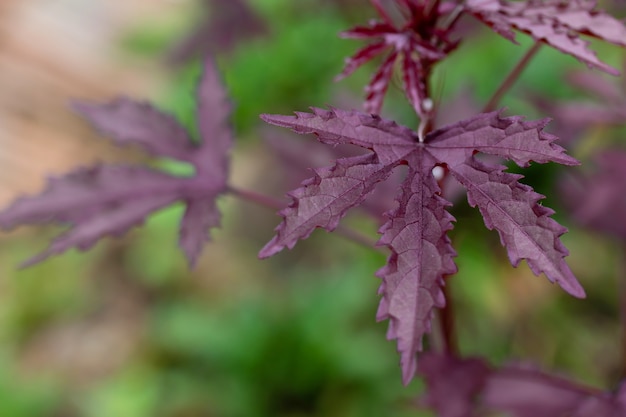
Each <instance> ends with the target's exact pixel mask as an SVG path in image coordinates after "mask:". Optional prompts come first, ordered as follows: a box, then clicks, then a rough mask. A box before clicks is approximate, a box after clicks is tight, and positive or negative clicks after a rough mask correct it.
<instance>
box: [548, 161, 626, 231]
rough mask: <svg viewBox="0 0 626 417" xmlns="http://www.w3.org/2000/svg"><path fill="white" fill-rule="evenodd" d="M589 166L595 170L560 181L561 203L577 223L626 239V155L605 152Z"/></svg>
mask: <svg viewBox="0 0 626 417" xmlns="http://www.w3.org/2000/svg"><path fill="white" fill-rule="evenodd" d="M591 165H592V166H594V167H595V169H593V170H590V171H588V172H586V173H584V174H582V175H577V176H568V177H565V178H564V179H563V180H562V181H561V183H560V186H559V191H560V194H561V197H562V200H563V202H564V204H565V206H566V207H567V208H568V209H569V211H570V213H572V217H573V219H574V220H576V221H577V222H578V223H579V224H581V225H583V226H587V227H589V228H591V229H594V230H597V231H600V232H602V233H606V234H608V235H612V236H616V237H618V238H620V239H622V240H626V221H625V220H626V219H624V213H626V183H625V182H624V178H625V177H626V152H624V150H622V149H610V150H605V151H603V152H601V153H599V154H597V155H596V156H595V158H594V160H593V164H591Z"/></svg>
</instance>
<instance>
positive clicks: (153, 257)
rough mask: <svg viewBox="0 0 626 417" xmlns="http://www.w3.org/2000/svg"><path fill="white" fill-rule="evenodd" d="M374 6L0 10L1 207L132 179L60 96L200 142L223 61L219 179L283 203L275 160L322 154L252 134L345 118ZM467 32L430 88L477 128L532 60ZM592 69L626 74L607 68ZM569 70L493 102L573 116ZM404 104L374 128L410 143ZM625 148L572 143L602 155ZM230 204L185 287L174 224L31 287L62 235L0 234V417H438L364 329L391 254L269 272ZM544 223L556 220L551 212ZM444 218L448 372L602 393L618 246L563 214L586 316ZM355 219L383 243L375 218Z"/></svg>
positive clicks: (319, 253)
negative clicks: (329, 109)
mask: <svg viewBox="0 0 626 417" xmlns="http://www.w3.org/2000/svg"><path fill="white" fill-rule="evenodd" d="M605 3H606V4H605V6H606V7H611V6H613V3H614V2H605ZM615 3H616V4H617V6H615V7H616V10H617V9H618V8H619V3H618V2H615ZM368 4H369V3H368V2H367V1H366V0H343V1H339V0H337V1H323V2H320V1H313V0H299V1H297V2H294V1H291V0H250V1H249V2H248V3H245V2H239V1H238V2H235V1H232V0H223V1H220V0H214V1H199V0H198V1H196V0H133V1H128V0H91V1H84V0H0V164H1V167H2V169H1V171H0V204H1V205H2V206H6V205H7V204H9V202H10V201H11V200H12V199H13V198H15V197H17V196H19V195H23V194H27V193H34V192H37V191H38V190H40V189H41V188H42V187H43V184H44V181H45V178H46V176H48V175H54V174H60V173H62V172H65V171H68V170H69V169H71V168H73V167H75V166H77V165H89V164H92V163H95V162H96V161H124V162H133V161H142V160H144V159H145V156H143V155H141V154H140V153H138V152H135V151H133V150H129V149H118V148H115V147H113V146H111V145H110V144H109V143H108V142H107V141H106V139H104V138H102V137H101V136H99V135H97V134H96V133H94V132H93V131H92V130H91V129H90V128H89V127H88V126H87V125H86V123H84V122H83V121H82V120H80V119H79V117H77V116H76V115H75V114H73V113H72V112H71V110H70V107H69V103H70V100H71V99H87V100H95V101H106V100H109V99H111V98H113V97H114V96H116V95H119V94H124V95H128V96H132V97H136V98H142V99H149V100H151V101H153V102H155V103H156V104H157V105H158V106H159V107H160V108H162V109H164V110H168V111H171V112H173V113H174V114H176V115H177V116H178V117H179V118H180V120H181V121H183V122H184V123H185V124H187V125H188V126H193V111H192V110H193V103H194V102H193V88H194V84H195V81H196V78H197V75H198V74H199V63H198V60H197V59H194V57H197V56H198V55H199V54H203V53H207V52H210V53H212V54H214V55H215V56H216V58H217V62H218V65H219V67H220V69H221V71H222V73H223V74H224V79H225V81H226V83H227V87H228V89H229V91H230V92H231V94H232V96H233V101H234V103H235V105H236V110H235V113H234V115H233V121H234V126H235V130H236V132H237V145H236V150H235V152H234V155H233V170H232V175H233V180H232V181H233V183H234V184H236V185H238V186H240V187H242V188H251V189H255V190H264V191H265V192H266V193H268V194H273V195H274V196H276V197H278V198H280V197H281V196H282V195H283V194H284V193H285V192H286V191H287V190H288V189H289V188H290V187H293V186H294V185H295V184H294V183H293V182H289V181H285V180H284V179H285V178H289V177H294V178H296V177H297V178H302V177H303V176H304V175H306V167H300V168H294V167H290V168H288V170H287V171H285V170H282V169H281V168H280V163H278V161H280V158H281V157H280V156H277V155H276V154H274V153H272V151H271V149H272V148H271V146H270V145H268V143H269V142H268V141H271V140H272V139H274V140H276V139H279V140H284V141H287V142H288V143H300V144H306V143H307V142H308V141H311V142H314V139H313V138H300V137H292V136H289V135H288V134H286V133H285V132H282V131H279V130H278V129H273V128H269V127H266V126H263V125H262V123H261V122H260V121H259V119H258V115H259V114H260V113H263V112H268V113H289V112H291V111H293V110H306V108H307V107H308V106H313V105H314V106H324V105H326V104H332V105H335V106H339V107H341V106H344V107H358V106H359V100H360V99H361V95H362V94H361V88H362V86H363V85H364V84H365V83H366V82H367V80H368V77H369V74H370V73H371V70H372V69H373V68H374V67H373V66H369V67H368V69H364V70H359V71H358V72H357V73H356V74H355V75H353V76H352V77H350V78H348V79H346V80H343V81H342V82H340V83H333V78H334V76H335V75H336V74H338V73H339V72H340V71H341V68H342V64H343V61H344V58H345V57H346V56H348V55H350V54H351V53H353V52H354V51H355V50H356V48H358V47H360V46H362V45H363V44H362V43H360V42H358V41H350V40H341V39H339V38H338V36H337V34H338V32H340V31H341V30H344V29H347V28H349V27H351V26H353V25H355V24H357V23H359V24H360V23H364V22H366V21H367V19H369V18H372V17H374V15H373V11H372V9H371V8H370V7H369V6H368ZM621 13H622V17H623V14H624V13H623V6H621ZM461 25H462V27H463V31H464V32H467V33H473V35H474V36H473V37H472V38H471V39H469V40H468V41H467V42H466V43H463V44H462V45H461V47H460V49H459V50H458V51H457V52H455V53H454V54H453V56H452V57H451V58H450V59H449V61H447V62H445V63H444V64H442V66H441V68H439V69H438V72H437V81H436V85H437V88H438V90H439V91H440V92H441V93H440V97H441V100H442V102H443V103H442V104H441V109H442V110H441V112H442V119H445V120H446V121H447V122H452V121H455V120H458V119H460V118H462V117H466V116H470V115H471V114H472V113H476V112H478V111H479V109H480V107H481V105H482V104H483V103H485V101H486V100H487V98H488V97H489V96H490V94H491V93H492V92H493V91H494V90H495V88H496V87H497V82H494V80H501V79H502V78H503V77H504V76H505V75H506V73H507V71H508V70H509V69H510V68H511V67H512V66H513V64H514V62H515V61H516V60H517V59H519V58H520V57H521V56H522V54H523V52H524V51H525V50H526V49H527V48H528V46H529V45H530V42H529V40H528V39H525V38H524V37H523V36H520V42H521V44H522V45H521V46H518V47H513V46H511V45H510V44H509V43H508V42H507V41H506V40H504V39H501V38H499V37H498V36H496V35H494V34H492V33H491V32H489V31H488V30H486V29H483V28H481V27H480V26H479V25H477V24H476V23H475V22H473V21H471V20H470V19H465V20H463V21H462V22H461ZM594 45H595V44H594ZM597 49H598V50H599V54H600V56H601V58H604V59H605V60H606V61H608V62H609V63H611V64H613V65H614V66H617V67H620V65H621V64H620V63H621V59H622V57H623V55H622V54H621V52H620V51H619V50H618V49H617V48H612V47H608V46H605V45H601V44H598V45H597ZM574 69H577V70H584V69H585V67H584V65H582V64H580V63H578V62H576V60H574V59H572V58H570V57H564V56H561V55H559V54H558V53H556V52H553V51H550V50H548V49H547V48H544V50H542V51H541V53H540V54H539V56H538V57H537V58H536V59H535V60H534V62H533V63H532V64H531V66H530V67H529V68H528V70H527V71H526V72H525V74H524V76H523V77H522V79H521V80H520V82H519V83H518V84H517V86H516V88H515V89H514V90H513V91H512V92H511V93H510V94H509V95H508V96H507V98H506V99H505V102H504V103H503V104H505V105H507V106H509V108H510V113H515V114H518V113H519V114H527V115H528V116H530V117H540V116H544V114H542V113H541V112H540V111H538V110H537V109H536V108H535V107H534V106H533V105H532V104H531V103H532V102H533V97H537V96H541V97H543V98H548V99H549V100H557V99H568V98H576V97H580V93H577V92H576V90H575V89H574V88H573V87H572V86H570V85H568V84H567V82H565V80H564V77H563V74H565V73H567V72H568V71H571V70H574ZM398 85H399V83H397V82H396V83H395V85H394V86H393V87H392V91H391V92H390V95H391V97H390V98H389V102H388V103H387V105H386V107H385V110H384V116H387V117H391V118H394V119H397V120H399V121H401V122H403V123H406V124H408V125H410V126H412V125H414V124H415V121H414V120H413V119H412V116H411V113H410V108H409V106H407V105H406V104H405V103H404V101H403V99H402V94H401V92H400V89H399V87H398ZM616 85H617V84H616ZM192 128H193V127H192ZM621 133H623V130H615V129H614V130H609V129H605V128H602V127H597V128H594V129H592V130H590V131H589V132H585V134H587V135H589V136H590V137H592V138H594V140H596V139H597V138H598V137H607V135H608V136H611V135H612V136H611V137H617V136H619V134H621ZM622 137H623V135H622ZM565 139H566V138H565ZM271 143H274V142H271ZM571 143H572V147H571V148H570V151H571V152H572V153H574V155H575V156H578V157H581V158H584V157H585V155H586V154H588V153H589V152H590V151H589V148H590V146H589V145H585V143H587V142H585V141H584V139H583V140H578V141H577V142H575V141H572V142H571ZM279 146H280V145H279ZM285 146H287V145H285ZM297 149H298V148H296V152H297ZM307 149H308V148H307ZM316 149H320V151H319V152H320V157H319V158H318V159H319V164H320V165H327V164H328V163H329V157H328V156H325V155H326V154H324V153H323V151H322V150H321V149H322V148H316ZM315 152H317V151H315ZM162 166H163V167H164V168H165V169H173V170H175V169H177V167H176V166H175V165H174V164H172V163H171V162H166V163H163V164H162ZM560 169H561V168H555V167H548V168H545V167H538V168H536V167H535V168H532V169H531V170H530V171H529V172H528V173H527V180H528V181H527V182H529V183H531V184H532V185H533V186H535V187H537V188H538V189H539V190H540V191H541V192H542V193H545V194H548V195H552V194H553V185H554V184H555V182H556V178H557V176H558V175H559V173H560V171H559V170H560ZM220 204H221V207H222V209H223V212H224V213H225V220H224V222H223V223H224V224H223V227H222V229H221V230H219V231H216V233H215V235H214V236H215V239H214V243H211V244H210V245H208V247H207V248H206V249H205V251H204V252H203V254H202V257H201V259H200V262H199V265H198V267H197V268H196V269H195V270H194V271H191V272H190V271H188V270H187V267H186V265H185V261H184V259H183V256H182V255H181V253H180V252H179V251H178V249H177V248H176V233H177V221H178V219H179V217H180V214H181V208H180V207H174V208H172V209H168V210H165V211H163V212H161V213H159V214H157V215H155V216H154V217H153V218H151V219H150V221H149V222H147V224H146V225H145V226H144V227H142V228H139V229H136V230H134V231H132V232H131V233H129V234H128V235H127V236H125V237H124V238H122V239H116V240H113V239H105V240H104V241H103V242H101V243H100V244H98V245H97V246H96V247H95V248H94V249H92V250H91V251H89V252H87V253H78V252H75V251H72V252H69V253H67V254H64V255H62V256H59V257H55V258H52V259H50V260H47V261H46V262H44V263H42V264H40V265H36V266H33V267H30V268H28V269H24V270H18V269H17V265H18V264H19V262H20V261H22V260H24V259H26V258H28V257H29V256H31V255H33V254H34V253H36V252H37V251H38V250H41V249H43V248H44V247H45V245H46V244H47V242H48V241H49V239H50V238H51V237H52V236H54V235H55V233H58V232H59V229H58V228H56V227H53V226H50V227H44V228H20V229H18V230H15V231H12V232H10V233H4V234H2V236H1V237H0V416H9V417H38V416H55V417H74V416H77V417H78V416H80V417H83V416H84V417H111V416H116V417H155V416H159V417H160V416H163V417H240V416H241V417H248V416H250V417H256V416H259V417H266V416H267V417H281V416H284V417H287V416H289V417H295V416H320V417H321V416H323V417H333V416H342V417H349V416H355V417H356V416H363V417H367V416H372V417H373V416H381V415H385V416H394V417H395V416H398V417H402V416H427V415H429V414H428V412H424V411H419V410H417V405H418V401H417V400H416V398H417V396H418V394H419V393H420V391H421V384H420V383H419V382H414V383H413V384H411V386H409V387H403V386H402V384H401V382H400V370H399V367H398V364H397V362H398V357H397V354H396V352H395V346H394V343H391V342H387V341H386V340H385V330H386V323H375V319H374V317H375V311H376V307H377V303H378V296H377V294H376V289H377V287H378V284H379V281H378V279H377V278H375V277H374V272H375V271H376V270H377V269H378V268H379V267H380V266H382V265H383V264H384V255H382V254H380V253H377V252H374V251H371V250H368V249H365V248H362V247H359V246H357V245H356V244H354V243H351V242H348V241H346V240H342V239H341V238H340V237H336V236H333V235H327V234H326V233H323V232H317V233H314V235H313V236H312V237H311V238H310V239H309V240H307V241H305V242H302V243H300V244H299V245H298V246H297V248H296V249H294V250H293V251H291V252H287V253H282V254H280V255H278V256H276V257H275V258H273V259H270V260H267V261H259V260H257V258H256V253H257V251H258V250H259V249H260V248H261V247H262V245H263V244H264V243H265V242H266V241H267V240H269V239H270V237H271V236H272V230H273V228H274V227H275V225H276V224H278V222H279V218H278V217H277V216H276V215H275V214H274V213H272V212H271V211H268V210H267V209H265V208H260V207H254V206H252V205H251V204H249V203H245V202H239V201H235V200H233V199H232V198H223V199H222V201H221V202H220ZM545 204H546V205H549V206H551V207H555V208H557V210H558V208H559V207H560V202H559V201H558V198H548V199H547V200H546V203H545ZM453 214H454V215H455V217H456V218H457V226H456V230H455V231H454V232H453V239H454V245H455V247H456V249H457V251H458V252H459V257H458V258H457V263H458V265H459V269H460V272H459V274H458V275H456V276H455V277H453V278H451V279H450V280H449V285H450V287H451V293H452V297H453V299H454V304H455V310H456V312H457V315H458V329H459V340H460V346H461V350H462V352H463V353H464V354H467V355H473V354H480V355H485V356H487V357H489V358H490V359H491V360H492V361H493V362H494V363H496V364H497V363H501V362H502V361H504V360H507V359H509V358H514V359H515V358H518V359H521V358H523V359H527V360H530V361H533V362H535V363H538V364H540V365H542V366H545V367H546V368H549V369H557V370H559V371H562V372H564V373H566V374H569V375H573V376H574V377H576V378H578V379H580V380H581V381H584V382H585V383H588V384H592V385H597V386H601V387H610V386H612V384H614V383H615V382H616V381H617V379H618V378H619V375H620V369H621V367H622V366H623V365H622V364H621V363H622V360H623V358H622V357H621V355H622V353H621V349H622V348H621V345H620V336H619V334H620V329H619V322H618V320H617V317H618V315H619V306H618V301H617V296H616V293H617V291H616V288H617V277H618V275H619V274H620V266H619V265H620V262H621V260H622V257H623V256H624V255H623V246H621V245H620V244H617V243H615V242H613V241H611V240H610V239H608V238H605V237H603V236H602V235H600V234H595V233H593V232H590V231H587V230H585V229H583V228H582V227H578V226H576V224H574V223H573V222H572V221H570V220H568V218H567V216H566V215H564V214H562V213H561V212H557V218H558V220H559V221H562V222H563V223H564V224H566V225H567V226H568V227H569V228H570V229H571V232H570V233H569V234H568V235H566V236H565V237H564V241H565V243H566V245H567V246H568V247H569V248H570V250H571V252H572V255H571V256H570V258H569V262H570V265H571V266H572V268H573V269H574V271H575V273H576V274H577V276H578V278H579V279H580V280H581V281H582V283H583V285H584V286H585V287H586V288H587V291H588V294H589V298H588V300H586V301H578V300H573V299H571V298H569V297H568V296H567V295H565V294H563V293H562V291H560V290H559V289H558V288H556V287H554V286H552V285H550V284H549V283H548V282H547V280H545V278H543V277H541V278H537V277H534V276H533V275H532V273H531V272H530V271H529V269H528V268H527V266H526V265H525V264H524V265H521V266H520V267H519V268H517V269H514V268H512V267H511V266H510V264H508V262H507V260H506V255H505V252H504V250H503V249H502V248H501V247H500V245H499V241H498V237H497V235H496V234H495V233H491V232H488V231H486V230H484V226H483V225H482V221H481V219H480V217H479V216H478V214H477V213H476V212H475V211H474V210H472V209H470V208H469V207H468V206H467V203H465V202H464V200H463V198H462V196H460V198H459V199H458V202H457V203H456V206H455V208H454V209H453ZM346 220H347V221H346V223H347V224H348V225H350V226H353V227H355V228H358V229H360V230H362V231H365V232H368V233H370V234H371V236H372V237H373V238H374V237H375V236H376V234H375V231H376V228H377V224H375V222H374V221H372V220H368V219H367V218H365V217H363V216H359V215H356V216H351V217H349V218H348V219H346Z"/></svg>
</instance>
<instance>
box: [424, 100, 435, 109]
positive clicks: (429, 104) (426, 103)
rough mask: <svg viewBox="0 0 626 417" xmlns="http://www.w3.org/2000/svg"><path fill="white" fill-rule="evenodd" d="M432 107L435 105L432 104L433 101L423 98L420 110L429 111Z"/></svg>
mask: <svg viewBox="0 0 626 417" xmlns="http://www.w3.org/2000/svg"><path fill="white" fill-rule="evenodd" d="M434 105H435V103H433V100H432V99H430V98H425V99H424V100H422V108H423V109H424V111H431V110H432V109H433V107H434Z"/></svg>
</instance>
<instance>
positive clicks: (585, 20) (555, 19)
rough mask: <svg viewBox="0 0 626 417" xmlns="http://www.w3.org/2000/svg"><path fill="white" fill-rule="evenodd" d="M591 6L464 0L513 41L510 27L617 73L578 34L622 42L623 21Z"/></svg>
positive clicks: (587, 1) (625, 38)
mask: <svg viewBox="0 0 626 417" xmlns="http://www.w3.org/2000/svg"><path fill="white" fill-rule="evenodd" d="M595 6H596V2H595V1H593V0H571V1H566V2H564V1H560V0H543V1H538V0H526V1H520V2H511V1H503V0H468V1H467V3H466V10H467V11H468V12H469V13H470V14H472V15H473V16H475V17H476V18H477V19H479V20H480V21H482V22H483V23H485V24H487V25H488V26H490V27H491V28H492V29H493V30H494V31H495V32H497V33H498V34H500V35H502V36H503V37H505V38H507V39H509V40H511V41H513V42H515V33H514V32H513V29H517V30H520V31H522V32H525V33H527V34H529V35H530V36H532V37H533V38H534V39H536V40H537V41H541V42H544V43H546V44H548V45H550V46H552V47H553V48H555V49H557V50H559V51H561V52H563V53H566V54H568V55H572V56H574V57H575V58H577V59H579V60H580V61H582V62H585V63H586V64H587V65H590V66H593V67H596V68H598V69H601V70H603V71H605V72H607V73H609V74H612V75H619V71H617V70H616V69H615V68H613V67H611V66H610V65H607V64H605V63H603V62H601V61H600V60H598V58H597V57H596V54H595V52H593V51H592V50H591V49H589V42H587V41H584V40H582V39H580V38H579V37H578V35H588V36H592V37H595V38H598V39H602V40H604V41H607V42H610V43H613V44H616V45H622V46H624V45H626V27H625V26H624V24H623V23H622V22H620V21H619V20H617V19H615V18H613V17H612V16H610V15H608V14H605V13H604V12H601V11H597V10H594V8H595Z"/></svg>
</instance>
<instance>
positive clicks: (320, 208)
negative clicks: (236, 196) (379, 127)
mask: <svg viewBox="0 0 626 417" xmlns="http://www.w3.org/2000/svg"><path fill="white" fill-rule="evenodd" d="M392 169H393V166H389V165H383V164H379V163H377V161H376V157H375V156H374V155H373V154H367V155H361V156H355V157H352V158H342V159H338V160H337V162H336V164H335V165H334V166H333V167H330V168H320V169H317V170H315V174H316V175H315V176H314V177H313V178H310V179H308V180H306V181H304V182H303V183H302V186H301V187H300V188H297V189H296V190H294V191H292V192H291V193H290V194H289V195H290V197H291V198H292V199H293V202H292V203H291V204H290V205H289V207H287V208H286V209H284V210H283V211H281V212H280V214H281V216H283V218H284V219H285V220H284V222H283V223H281V224H280V226H278V228H277V229H276V231H277V233H276V236H275V237H274V238H273V239H272V240H271V241H270V242H269V243H268V244H267V245H265V247H264V248H263V249H262V250H261V251H260V252H259V257H260V258H267V257H270V256H272V255H274V254H276V253H277V252H280V251H281V250H283V249H284V248H285V247H287V248H289V249H291V248H293V246H294V245H295V244H296V242H297V241H298V240H299V239H306V238H307V237H308V236H309V235H310V234H311V233H312V232H313V230H314V229H315V228H317V227H321V228H324V229H326V230H328V231H332V230H334V229H335V228H336V227H337V225H338V224H339V220H340V219H341V218H342V217H343V216H344V215H345V214H346V212H347V211H348V210H349V209H350V208H352V207H355V206H357V205H359V204H360V203H361V202H362V201H363V200H364V199H365V197H366V196H367V195H368V194H369V193H370V192H372V190H373V189H374V186H375V185H376V183H378V182H381V181H384V180H385V179H387V177H388V176H389V174H390V173H391V170H392Z"/></svg>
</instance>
